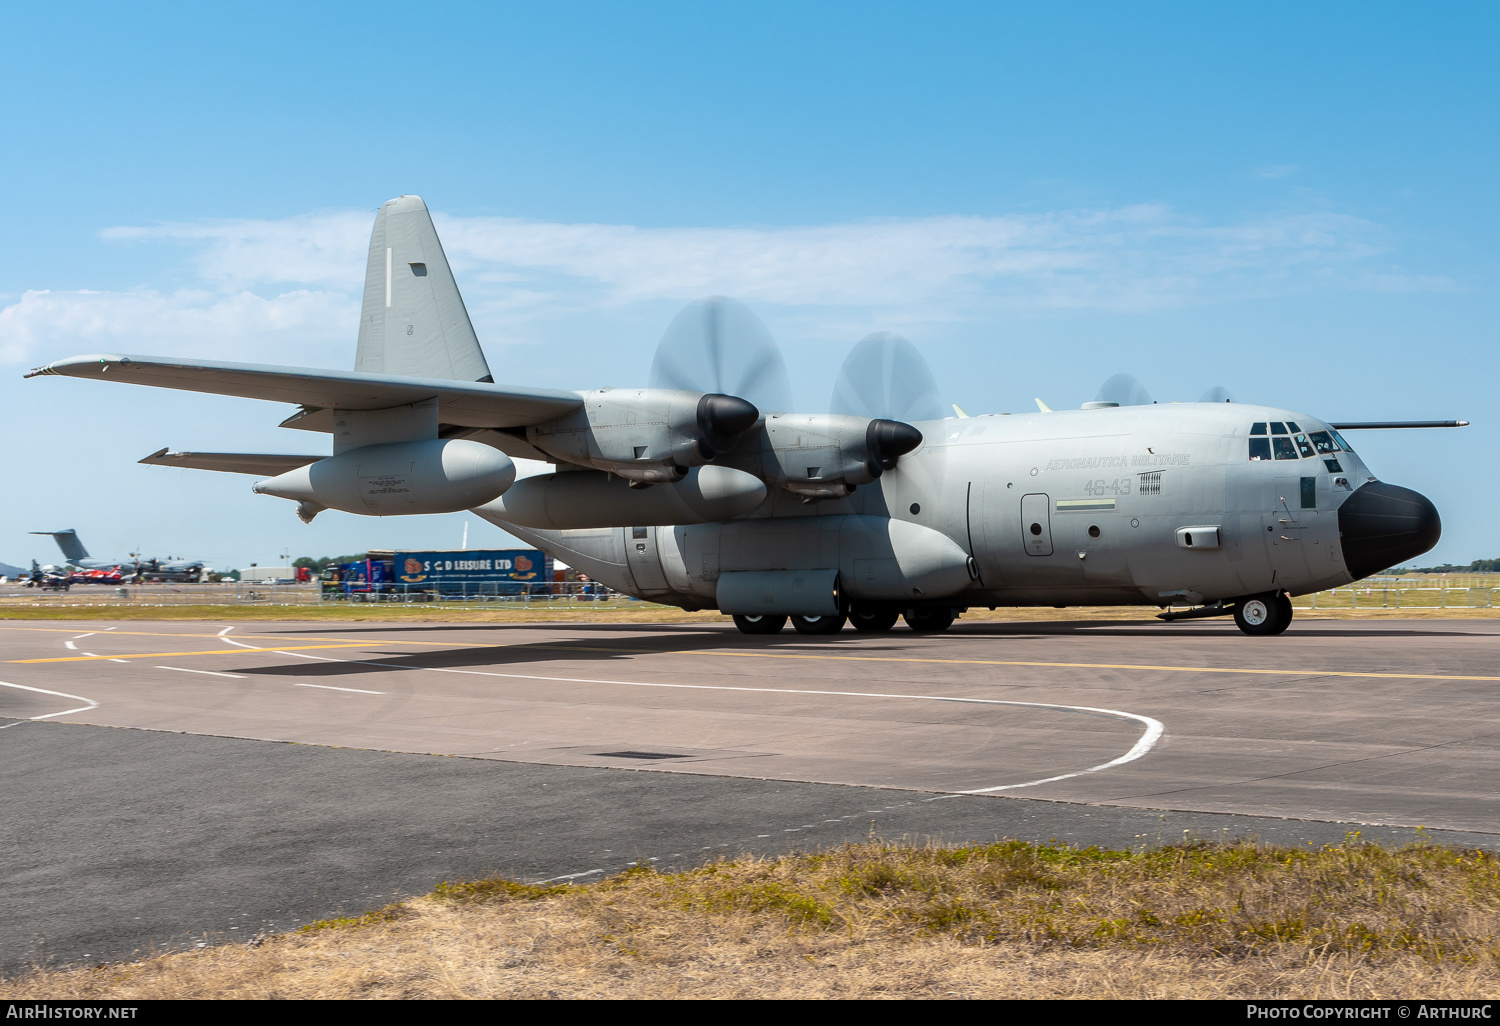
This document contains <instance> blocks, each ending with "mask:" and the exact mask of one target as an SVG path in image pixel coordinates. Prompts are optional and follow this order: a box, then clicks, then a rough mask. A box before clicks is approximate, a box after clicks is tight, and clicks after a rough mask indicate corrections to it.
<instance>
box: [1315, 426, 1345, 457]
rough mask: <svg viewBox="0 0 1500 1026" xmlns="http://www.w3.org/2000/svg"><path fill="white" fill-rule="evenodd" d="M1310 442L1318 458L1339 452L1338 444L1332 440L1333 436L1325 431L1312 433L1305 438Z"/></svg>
mask: <svg viewBox="0 0 1500 1026" xmlns="http://www.w3.org/2000/svg"><path fill="white" fill-rule="evenodd" d="M1307 437H1308V438H1310V439H1311V440H1312V444H1313V448H1315V449H1317V450H1318V455H1319V456H1327V455H1329V454H1330V453H1335V452H1338V451H1339V443H1337V442H1335V441H1334V440H1333V436H1332V435H1330V434H1329V433H1328V432H1327V431H1314V432H1313V433H1312V434H1310V435H1308V436H1307Z"/></svg>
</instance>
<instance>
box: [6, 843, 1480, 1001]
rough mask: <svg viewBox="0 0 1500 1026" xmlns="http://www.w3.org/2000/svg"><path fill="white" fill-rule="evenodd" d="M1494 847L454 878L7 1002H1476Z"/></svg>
mask: <svg viewBox="0 0 1500 1026" xmlns="http://www.w3.org/2000/svg"><path fill="white" fill-rule="evenodd" d="M1497 927H1500V862H1497V859H1496V858H1495V857H1494V856H1493V855H1489V854H1486V853H1484V852H1478V851H1460V850H1455V849H1448V848H1438V847H1426V846H1423V847H1412V848H1407V849H1404V850H1400V851H1391V850H1388V849H1383V848H1380V847H1378V846H1375V845H1369V844H1363V843H1361V842H1359V841H1358V839H1357V836H1355V837H1351V838H1350V839H1349V841H1347V842H1346V843H1345V844H1343V845H1340V846H1335V847H1325V848H1320V849H1313V848H1307V849H1287V848H1273V847H1269V846H1260V845H1255V844H1250V843H1236V844H1208V843H1185V844H1181V845H1174V846H1169V847H1162V848H1155V849H1151V850H1145V851H1132V852H1121V851H1103V850H1100V849H1094V848H1089V849H1077V848H1070V847H1066V846H1059V845H1040V846H1039V845H1030V844H1023V843H1019V842H1004V843H999V844H995V845H989V846H980V847H969V848H952V849H945V848H937V847H933V848H925V849H913V848H906V847H895V846H888V845H882V844H878V843H871V844H865V845H854V846H849V847H845V848H840V849H837V850H834V851H830V852H823V853H818V854H813V855H801V856H793V857H788V858H784V859H779V860H768V859H757V858H746V859H741V860H738V861H735V862H720V863H716V864H713V865H710V866H706V867H704V868H702V869H699V870H694V871H690V872H685V873H677V874H670V875H666V874H657V873H655V872H652V871H650V870H635V871H631V872H627V873H624V874H622V875H620V876H616V877H613V878H611V879H608V880H604V881H602V882H600V883H597V884H592V885H588V886H570V887H545V886H528V885H523V884H516V883H511V882H507V881H502V880H489V881H480V882H476V883H465V884H453V885H446V884H445V885H444V886H442V887H440V888H439V889H438V890H437V891H436V892H434V893H433V894H431V895H428V896H426V897H424V898H419V899H416V900H413V901H410V902H406V903H403V904H400V905H394V906H391V907H389V908H387V909H384V910H380V911H379V912H377V913H373V914H371V915H369V916H365V917H362V918H361V919H358V920H339V921H335V922H330V923H321V924H314V926H313V927H309V928H304V929H303V930H302V931H299V932H297V933H294V934H289V935H286V936H283V937H276V938H272V939H269V940H267V941H264V942H262V943H259V944H252V945H225V946H222V947H217V948H209V949H205V950H202V951H195V952H190V953H186V954H179V955H168V956H163V957H160V958H155V959H151V960H149V961H145V962H139V963H133V964H129V965H115V966H104V967H100V968H96V969H84V970H77V971H72V972H50V973H42V972H39V973H33V974H30V975H28V976H25V977H22V978H18V979H14V980H10V981H5V982H0V998H8V999H31V998H58V999H63V998H66V999H89V998H93V999H102V998H110V999H121V1000H135V999H150V998H177V997H222V998H272V997H287V998H296V997H302V998H314V997H326V998H350V997H371V998H375V997H380V998H418V997H443V998H451V997H474V998H502V997H503V998H514V997H622V998H623V997H716V998H732V997H757V998H783V997H797V998H808V997H839V998H854V997H866V998H868V997H891V998H897V997H907V998H936V997H949V996H951V997H1012V998H1030V997H1085V998H1101V997H1123V998H1251V997H1255V998H1299V999H1316V998H1408V999H1409V998H1418V997H1425V998H1474V997H1485V996H1492V995H1493V994H1494V993H1495V992H1496V989H1497V987H1500V948H1497V942H1496V936H1497Z"/></svg>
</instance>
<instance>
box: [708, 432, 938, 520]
mask: <svg viewBox="0 0 1500 1026" xmlns="http://www.w3.org/2000/svg"><path fill="white" fill-rule="evenodd" d="M920 444H922V432H920V431H918V430H917V429H916V428H914V427H912V426H911V425H910V424H904V423H902V422H901V421H898V420H871V419H869V418H868V417H853V416H849V415H847V414H834V413H820V414H806V413H781V414H772V415H771V416H769V417H767V418H766V419H765V426H764V428H763V434H762V436H761V451H760V454H759V464H760V465H759V467H758V468H757V469H758V470H759V473H760V476H761V477H763V478H764V479H765V481H766V482H767V483H768V484H773V485H776V486H778V487H781V488H784V489H786V490H787V491H789V492H792V493H793V494H795V495H800V496H802V497H803V498H804V499H805V500H807V501H813V500H816V499H835V498H840V497H842V496H845V495H848V494H849V493H850V492H852V491H854V489H855V488H856V487H858V486H859V485H862V484H869V483H870V482H872V481H874V480H875V479H876V478H878V477H879V476H880V475H881V474H882V473H883V472H885V471H887V470H892V469H894V468H895V466H896V461H897V460H898V459H899V458H900V457H902V456H904V455H906V454H907V453H909V452H911V451H912V450H913V449H915V448H916V447H917V446H918V445H920ZM736 462H737V463H738V461H736Z"/></svg>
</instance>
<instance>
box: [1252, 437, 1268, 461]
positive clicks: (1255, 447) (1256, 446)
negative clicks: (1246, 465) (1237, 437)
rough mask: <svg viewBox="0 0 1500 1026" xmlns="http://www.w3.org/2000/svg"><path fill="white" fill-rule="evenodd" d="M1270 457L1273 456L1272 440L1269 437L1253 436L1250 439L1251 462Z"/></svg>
mask: <svg viewBox="0 0 1500 1026" xmlns="http://www.w3.org/2000/svg"><path fill="white" fill-rule="evenodd" d="M1270 458H1271V440H1270V439H1269V438H1252V439H1250V462H1251V463H1255V462H1258V461H1259V460H1268V459H1270Z"/></svg>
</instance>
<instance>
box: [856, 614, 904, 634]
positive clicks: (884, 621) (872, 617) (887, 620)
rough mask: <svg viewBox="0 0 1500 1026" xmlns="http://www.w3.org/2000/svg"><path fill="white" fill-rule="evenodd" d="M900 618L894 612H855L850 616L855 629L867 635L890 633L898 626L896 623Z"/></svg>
mask: <svg viewBox="0 0 1500 1026" xmlns="http://www.w3.org/2000/svg"><path fill="white" fill-rule="evenodd" d="M899 618H900V614H899V613H894V612H884V613H882V612H878V611H877V612H874V613H859V612H855V613H850V614H849V622H850V623H852V624H853V625H854V629H855V630H857V631H865V632H867V633H876V632H880V631H888V630H890V629H891V628H892V627H894V626H896V621H897V619H899Z"/></svg>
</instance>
